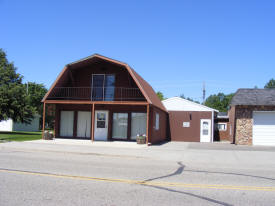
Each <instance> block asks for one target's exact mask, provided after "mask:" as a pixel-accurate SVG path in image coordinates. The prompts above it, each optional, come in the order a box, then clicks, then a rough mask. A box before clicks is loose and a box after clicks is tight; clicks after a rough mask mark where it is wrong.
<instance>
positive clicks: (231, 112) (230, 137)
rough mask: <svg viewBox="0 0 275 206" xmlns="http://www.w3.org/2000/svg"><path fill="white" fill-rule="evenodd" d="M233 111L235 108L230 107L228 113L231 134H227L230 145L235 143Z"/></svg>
mask: <svg viewBox="0 0 275 206" xmlns="http://www.w3.org/2000/svg"><path fill="white" fill-rule="evenodd" d="M235 111H236V107H235V106H231V108H230V110H229V111H228V116H229V123H230V127H231V134H229V141H230V142H231V143H235V138H234V137H235V128H236V123H235V120H236V118H235Z"/></svg>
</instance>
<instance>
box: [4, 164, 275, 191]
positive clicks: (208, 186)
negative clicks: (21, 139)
mask: <svg viewBox="0 0 275 206" xmlns="http://www.w3.org/2000/svg"><path fill="white" fill-rule="evenodd" d="M0 172H5V173H14V174H26V175H36V176H45V177H55V178H67V179H79V180H89V181H102V182H116V183H126V184H136V185H147V186H159V187H185V188H201V189H224V190H253V191H272V192H275V187H262V186H237V185H211V184H189V183H178V182H155V181H143V180H130V179H113V178H99V177H87V176H74V175H65V174H53V173H43V172H32V171H22V170H13V169H0Z"/></svg>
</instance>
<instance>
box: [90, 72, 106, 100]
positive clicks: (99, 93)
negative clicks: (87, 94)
mask: <svg viewBox="0 0 275 206" xmlns="http://www.w3.org/2000/svg"><path fill="white" fill-rule="evenodd" d="M103 83H104V75H93V79H92V88H93V89H92V100H93V101H102V100H103Z"/></svg>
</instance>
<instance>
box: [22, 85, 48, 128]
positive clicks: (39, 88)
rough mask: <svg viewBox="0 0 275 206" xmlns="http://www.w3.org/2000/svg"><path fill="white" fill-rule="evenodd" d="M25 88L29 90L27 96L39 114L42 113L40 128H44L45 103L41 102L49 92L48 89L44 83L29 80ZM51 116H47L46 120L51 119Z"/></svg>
mask: <svg viewBox="0 0 275 206" xmlns="http://www.w3.org/2000/svg"><path fill="white" fill-rule="evenodd" d="M25 89H26V92H27V97H28V99H29V100H28V101H29V104H30V105H31V106H32V107H34V108H35V111H36V113H37V114H39V115H40V121H39V124H40V128H42V118H43V104H42V102H41V100H42V98H43V97H44V96H45V94H46V93H47V91H48V90H47V89H46V88H45V86H44V85H43V84H37V83H35V82H28V83H26V84H25ZM49 118H50V116H49V115H47V116H46V122H48V121H50V120H51V119H49Z"/></svg>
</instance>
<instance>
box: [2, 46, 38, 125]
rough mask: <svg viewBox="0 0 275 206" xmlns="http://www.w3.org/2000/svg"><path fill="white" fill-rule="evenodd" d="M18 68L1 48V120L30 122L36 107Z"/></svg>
mask: <svg viewBox="0 0 275 206" xmlns="http://www.w3.org/2000/svg"><path fill="white" fill-rule="evenodd" d="M16 70H17V69H16V67H15V66H14V65H13V63H11V62H9V61H8V60H7V57H6V53H5V52H4V51H3V50H2V49H0V121H1V120H7V119H9V118H11V119H12V120H14V121H15V122H22V123H30V122H31V120H32V119H33V115H34V113H35V109H34V107H32V106H31V105H30V100H29V98H28V96H27V93H26V90H25V86H24V85H23V84H22V79H23V76H22V75H20V74H19V73H17V72H16Z"/></svg>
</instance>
